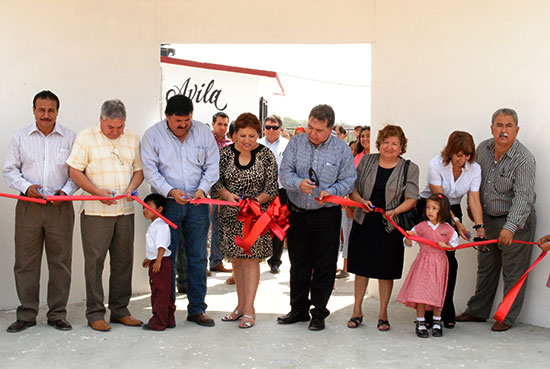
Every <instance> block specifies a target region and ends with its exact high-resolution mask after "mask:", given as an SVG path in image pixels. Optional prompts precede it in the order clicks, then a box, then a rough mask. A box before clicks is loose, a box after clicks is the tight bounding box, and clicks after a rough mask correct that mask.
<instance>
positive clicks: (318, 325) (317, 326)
mask: <svg viewBox="0 0 550 369" xmlns="http://www.w3.org/2000/svg"><path fill="white" fill-rule="evenodd" d="M307 329H309V330H310V331H322V330H323V329H325V319H323V318H311V322H310V323H309V327H307Z"/></svg>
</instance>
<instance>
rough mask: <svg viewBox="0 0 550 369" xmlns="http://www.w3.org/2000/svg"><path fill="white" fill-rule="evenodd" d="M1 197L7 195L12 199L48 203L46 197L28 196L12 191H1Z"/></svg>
mask: <svg viewBox="0 0 550 369" xmlns="http://www.w3.org/2000/svg"><path fill="white" fill-rule="evenodd" d="M0 197H7V198H10V199H17V200H22V201H28V202H36V203H38V204H45V203H46V200H44V199H37V198H34V197H28V196H20V195H12V194H10V193H0Z"/></svg>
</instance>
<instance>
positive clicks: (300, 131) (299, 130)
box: [293, 127, 306, 136]
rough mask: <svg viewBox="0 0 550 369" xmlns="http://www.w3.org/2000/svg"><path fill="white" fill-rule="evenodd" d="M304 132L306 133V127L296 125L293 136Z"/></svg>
mask: <svg viewBox="0 0 550 369" xmlns="http://www.w3.org/2000/svg"><path fill="white" fill-rule="evenodd" d="M302 133H306V130H305V129H304V127H296V128H295V129H294V135H293V136H297V135H301V134H302Z"/></svg>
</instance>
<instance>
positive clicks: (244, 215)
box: [235, 196, 289, 255]
mask: <svg viewBox="0 0 550 369" xmlns="http://www.w3.org/2000/svg"><path fill="white" fill-rule="evenodd" d="M240 207H241V210H240V211H239V214H238V215H237V219H238V220H239V221H241V222H243V237H242V238H241V237H239V236H235V244H236V245H237V246H239V247H240V248H242V249H243V252H244V253H245V254H247V255H252V252H250V247H252V245H253V244H254V242H256V240H257V239H258V237H260V236H263V235H265V233H266V232H267V231H268V230H270V231H271V237H277V238H278V239H280V240H281V241H282V240H283V239H284V238H285V235H286V231H287V230H288V228H289V225H288V215H289V212H288V209H287V207H286V205H283V206H281V200H280V199H279V196H277V197H276V198H274V199H273V201H272V202H271V204H269V206H268V208H267V210H266V211H265V212H262V209H261V207H260V203H259V202H258V201H256V200H253V199H249V198H247V199H243V200H241V202H240Z"/></svg>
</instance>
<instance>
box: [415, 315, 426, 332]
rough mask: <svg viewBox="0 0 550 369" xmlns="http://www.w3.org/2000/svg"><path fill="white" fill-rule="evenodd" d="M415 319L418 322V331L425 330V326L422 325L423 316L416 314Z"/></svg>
mask: <svg viewBox="0 0 550 369" xmlns="http://www.w3.org/2000/svg"><path fill="white" fill-rule="evenodd" d="M416 320H418V323H420V324H419V325H418V330H420V331H422V330H425V329H426V326H425V325H424V323H426V319H424V317H419V316H417V317H416Z"/></svg>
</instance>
